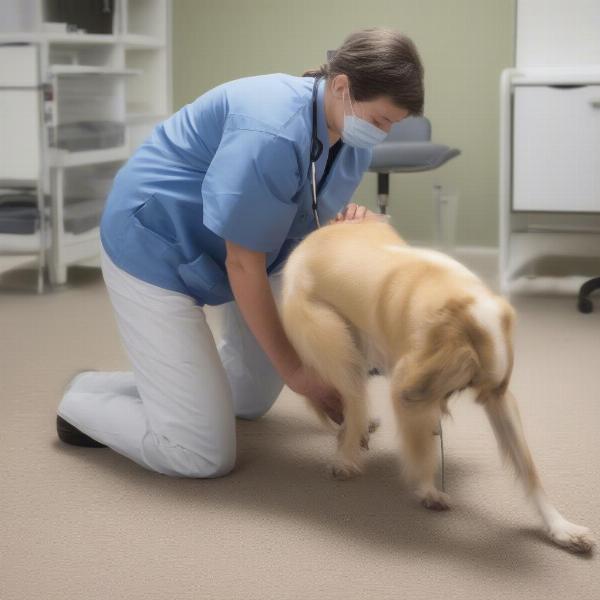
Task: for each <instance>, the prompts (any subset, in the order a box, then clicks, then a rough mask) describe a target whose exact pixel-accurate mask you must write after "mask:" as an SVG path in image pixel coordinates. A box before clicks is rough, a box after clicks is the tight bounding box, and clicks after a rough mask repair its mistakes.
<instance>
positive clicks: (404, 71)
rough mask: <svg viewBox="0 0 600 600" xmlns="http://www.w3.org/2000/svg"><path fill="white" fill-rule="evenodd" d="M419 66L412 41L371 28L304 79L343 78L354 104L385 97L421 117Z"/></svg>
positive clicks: (357, 33) (353, 37) (352, 38)
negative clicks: (348, 87) (346, 79)
mask: <svg viewBox="0 0 600 600" xmlns="http://www.w3.org/2000/svg"><path fill="white" fill-rule="evenodd" d="M423 73H424V70H423V65H422V63H421V59H420V57H419V53H418V51H417V48H416V46H415V44H414V43H413V41H412V40H411V39H409V38H408V37H406V36H405V35H403V34H401V33H400V32H398V31H395V30H393V29H385V28H381V27H373V28H369V29H360V30H358V31H355V32H353V33H351V34H350V35H349V36H348V37H347V38H346V39H345V40H344V43H343V44H342V45H341V46H340V48H338V49H337V50H336V51H335V55H334V56H333V57H332V58H331V59H330V60H329V62H328V63H325V64H323V65H321V66H320V67H319V68H318V69H312V70H310V71H306V72H305V73H304V74H303V76H304V77H325V78H327V79H329V80H331V79H332V78H333V77H335V76H336V75H346V76H347V77H348V79H349V81H350V92H351V94H352V97H353V98H354V100H356V101H357V102H364V101H368V100H374V99H376V98H379V97H381V96H387V97H388V98H389V99H390V100H391V101H392V102H393V103H394V104H395V105H396V106H398V107H399V108H405V109H406V110H408V111H409V113H410V114H411V115H415V116H416V115H421V114H423V102H424V89H423Z"/></svg>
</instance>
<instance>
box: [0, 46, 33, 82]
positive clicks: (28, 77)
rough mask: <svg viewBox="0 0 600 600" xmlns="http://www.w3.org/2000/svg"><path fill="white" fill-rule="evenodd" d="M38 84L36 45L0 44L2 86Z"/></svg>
mask: <svg viewBox="0 0 600 600" xmlns="http://www.w3.org/2000/svg"><path fill="white" fill-rule="evenodd" d="M37 84H38V69H37V48H36V46H0V88H2V87H33V86H36V85H37Z"/></svg>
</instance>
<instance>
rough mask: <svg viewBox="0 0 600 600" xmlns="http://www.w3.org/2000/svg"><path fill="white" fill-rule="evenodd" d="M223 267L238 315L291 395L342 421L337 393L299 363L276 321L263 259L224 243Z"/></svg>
mask: <svg viewBox="0 0 600 600" xmlns="http://www.w3.org/2000/svg"><path fill="white" fill-rule="evenodd" d="M226 247H227V258H226V260H225V266H226V268H227V274H228V275H229V283H230V284H231V289H232V290H233V295H234V296H235V300H236V302H237V304H238V307H239V309H240V312H241V313H242V316H243V317H244V319H245V321H246V323H247V324H248V327H249V328H250V330H251V331H252V333H253V334H254V337H255V338H256V339H257V341H258V343H259V344H260V346H261V347H262V349H263V350H264V351H265V353H266V354H267V356H268V357H269V359H270V361H271V363H272V364H273V366H274V367H275V369H276V370H277V372H278V373H279V374H280V375H281V378H282V379H283V381H284V382H285V383H286V384H287V385H288V387H289V388H291V389H292V390H293V391H294V392H296V393H298V394H302V395H303V396H306V398H307V399H308V400H309V401H310V402H312V403H313V404H315V405H316V406H318V407H319V408H320V409H321V410H324V411H325V412H326V413H327V414H328V415H329V417H330V418H331V419H332V420H333V421H335V422H336V423H341V422H342V421H343V418H344V417H343V412H342V401H341V398H340V395H339V393H338V392H337V391H336V390H335V389H333V388H331V387H330V386H329V385H327V384H325V383H323V382H322V381H321V379H320V378H319V377H318V375H317V374H316V373H315V372H314V371H313V370H312V369H309V368H307V367H305V366H304V365H303V364H302V361H301V360H300V358H299V356H298V354H297V353H296V351H295V350H294V348H293V347H292V345H291V344H290V342H289V340H288V338H287V336H286V334H285V331H284V330H283V325H282V324H281V320H280V319H279V313H278V312H277V306H276V305H275V300H274V298H273V294H272V293H271V287H270V286H269V281H268V277H267V272H266V256H265V254H264V253H263V252H254V251H252V250H248V249H247V248H244V247H243V246H238V245H237V244H234V243H232V242H229V241H226Z"/></svg>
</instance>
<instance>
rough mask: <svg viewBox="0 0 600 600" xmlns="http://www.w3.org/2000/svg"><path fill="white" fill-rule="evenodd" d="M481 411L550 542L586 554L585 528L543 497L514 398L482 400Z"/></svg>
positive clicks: (590, 541) (588, 541) (590, 539)
mask: <svg viewBox="0 0 600 600" xmlns="http://www.w3.org/2000/svg"><path fill="white" fill-rule="evenodd" d="M483 405H484V408H485V411H486V413H487V416H488V419H489V421H490V424H491V426H492V429H493V431H494V434H495V436H496V439H497V441H498V445H499V447H500V451H501V452H502V454H503V455H504V456H505V458H507V459H508V460H509V461H510V462H511V463H512V465H513V467H514V469H515V471H516V473H517V476H518V477H519V479H520V480H521V481H522V483H523V484H524V486H525V490H526V492H527V494H528V496H529V497H530V498H531V499H532V500H533V503H534V504H535V507H536V509H537V511H538V512H539V514H540V516H541V518H542V521H543V522H544V526H545V528H546V532H547V533H548V535H549V537H550V538H551V539H552V541H553V542H555V543H556V544H558V545H559V546H563V547H565V548H567V549H568V550H570V551H571V552H589V551H590V550H591V549H592V547H593V546H594V540H593V537H592V534H591V532H590V530H589V529H587V528H586V527H582V526H581V525H576V524H575V523H571V522H569V521H567V520H566V519H565V518H564V517H563V516H562V515H561V514H560V513H559V512H558V510H556V508H554V506H553V505H552V504H551V503H550V501H549V499H548V497H547V496H546V494H545V492H544V490H543V488H542V485H541V483H540V479H539V476H538V473H537V470H536V468H535V465H534V463H533V459H532V457H531V453H530V452H529V448H528V447H527V443H526V441H525V436H524V433H523V426H522V424H521V418H520V415H519V409H518V406H517V403H516V401H515V398H514V396H513V395H512V394H511V393H510V392H509V391H507V392H506V393H505V394H504V395H503V396H498V397H490V398H489V399H487V400H485V401H484V403H483Z"/></svg>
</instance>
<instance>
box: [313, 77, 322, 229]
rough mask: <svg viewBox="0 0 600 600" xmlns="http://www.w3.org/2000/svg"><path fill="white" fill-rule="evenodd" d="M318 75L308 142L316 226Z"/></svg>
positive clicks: (318, 225) (317, 217)
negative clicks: (309, 141)
mask: <svg viewBox="0 0 600 600" xmlns="http://www.w3.org/2000/svg"><path fill="white" fill-rule="evenodd" d="M320 79H321V78H320V77H315V83H314V85H313V92H312V134H311V143H310V187H311V189H312V212H313V217H314V218H315V223H316V224H317V228H319V227H321V223H320V221H319V215H318V213H317V161H318V160H319V157H320V156H321V154H322V153H323V143H322V142H321V140H320V139H319V138H318V137H317V93H318V91H319V80H320Z"/></svg>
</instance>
